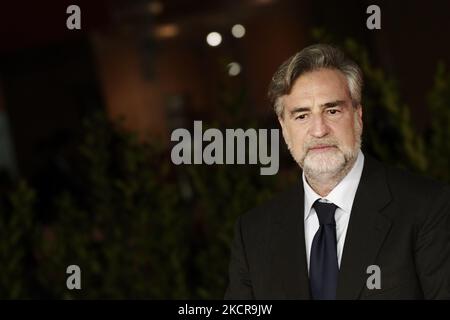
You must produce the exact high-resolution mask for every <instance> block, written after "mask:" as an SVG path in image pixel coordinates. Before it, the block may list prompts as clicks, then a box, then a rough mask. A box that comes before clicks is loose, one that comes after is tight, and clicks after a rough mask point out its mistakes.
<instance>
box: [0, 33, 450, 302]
mask: <svg viewBox="0 0 450 320" xmlns="http://www.w3.org/2000/svg"><path fill="white" fill-rule="evenodd" d="M315 37H316V39H318V40H322V41H327V40H328V41H331V39H327V35H326V34H325V33H323V32H322V31H321V30H316V31H315ZM331 42H333V41H331ZM339 44H341V46H342V47H343V48H344V49H345V50H346V51H347V52H348V53H349V54H350V55H351V56H353V57H354V58H355V59H356V60H357V62H358V63H360V65H361V67H362V69H363V71H364V73H365V76H366V78H365V83H366V85H365V91H364V92H365V95H364V97H363V101H364V103H363V104H364V121H365V124H364V138H363V144H364V145H363V148H364V150H365V151H367V152H369V153H371V154H373V155H375V156H376V157H378V158H379V159H381V160H383V161H386V162H389V163H391V164H394V165H398V166H404V167H407V168H409V169H411V170H414V171H418V172H423V173H427V174H428V175H432V176H434V177H435V178H437V179H440V180H442V181H446V182H449V172H448V159H449V151H450V145H449V143H450V139H449V138H450V137H449V135H450V133H449V130H450V127H449V125H448V124H449V117H450V113H449V111H448V110H449V109H448V108H449V105H450V76H449V74H448V72H446V69H445V67H444V66H443V65H442V64H439V66H438V69H437V72H436V77H435V84H434V86H433V89H432V90H431V92H430V94H429V99H428V101H429V106H428V109H429V111H430V114H431V117H432V122H431V125H430V127H429V128H427V130H426V131H425V132H419V131H418V130H417V129H416V128H415V125H414V123H413V121H412V119H411V115H410V111H409V110H410V109H409V107H408V106H406V105H405V104H404V103H403V102H402V101H401V97H400V95H399V91H398V89H397V87H396V85H395V81H394V80H393V78H392V77H389V76H387V75H386V74H385V73H384V72H383V70H381V69H380V68H377V67H376V66H374V65H373V64H372V62H371V61H370V59H369V54H368V53H367V51H366V50H365V49H364V48H363V47H361V46H360V45H358V44H357V43H355V42H354V41H352V40H348V39H347V40H345V41H342V42H341V43H339ZM224 86H225V87H226V86H227V84H226V81H225V82H224ZM222 92H226V90H224V91H222ZM221 103H222V104H223V105H224V108H223V109H222V110H220V112H221V113H222V115H223V117H222V116H221V117H220V119H226V120H224V121H225V123H224V122H223V121H221V123H220V124H219V123H211V124H210V125H212V126H215V127H218V128H220V127H224V128H225V127H240V128H249V127H258V123H256V122H255V121H254V120H249V119H254V117H253V116H251V115H248V116H246V114H245V112H244V110H248V108H246V107H245V98H244V94H243V92H242V91H241V90H240V91H239V92H238V93H237V94H233V93H229V94H225V95H224V96H223V97H221ZM250 113H251V111H250ZM82 133H83V134H82V135H81V139H80V141H79V143H78V150H77V154H78V155H79V162H78V163H77V166H76V168H77V171H76V175H77V176H78V178H79V179H80V181H82V185H83V190H82V192H81V193H79V192H78V193H77V192H72V191H70V189H64V188H62V189H61V190H59V192H57V193H56V194H54V195H53V197H52V204H51V206H50V208H49V209H48V210H50V211H51V214H50V216H51V217H52V218H51V219H48V221H44V220H43V219H41V218H40V216H39V214H38V211H37V210H36V207H37V203H36V200H37V199H36V190H33V188H31V187H30V186H29V185H28V184H27V183H26V182H24V181H18V182H16V183H15V187H14V188H13V189H12V190H11V191H10V192H9V193H8V194H2V195H1V200H2V201H1V202H0V237H1V239H0V257H1V263H0V296H1V298H6V299H13V298H25V299H27V298H55V299H80V298H83V299H96V298H97V299H125V298H137V299H190V298H195V299H221V298H222V297H223V294H224V291H225V287H226V284H227V268H228V258H229V245H230V242H231V238H232V232H233V224H234V222H235V220H236V218H237V216H238V215H240V214H242V213H244V212H245V211H247V210H249V209H250V208H252V207H254V206H255V205H257V204H258V203H261V202H262V201H264V200H265V199H267V198H268V197H270V196H271V194H273V192H274V191H276V190H278V189H280V188H282V187H283V186H285V185H287V184H289V183H291V182H292V181H294V180H295V179H297V178H298V177H299V175H298V170H297V169H296V168H295V167H293V168H292V169H286V168H284V169H283V170H282V171H280V173H279V174H278V175H276V176H271V177H268V176H260V175H259V167H257V166H244V165H227V166H207V165H186V166H174V165H172V164H171V161H170V150H167V149H165V148H163V147H160V146H158V144H157V141H155V142H154V143H152V144H146V143H141V142H139V141H138V140H137V139H136V137H135V136H134V135H133V134H131V133H129V132H127V131H126V130H124V129H122V127H121V126H120V124H118V123H111V122H110V121H109V120H108V119H107V117H106V115H105V114H103V113H102V112H97V113H94V114H93V115H92V116H90V117H89V118H87V119H86V120H85V123H84V127H83V129H82ZM71 264H76V265H79V266H80V268H81V272H82V274H81V275H82V290H79V291H77V290H72V291H70V290H68V289H67V288H66V278H67V276H68V275H67V274H66V268H67V266H69V265H71Z"/></svg>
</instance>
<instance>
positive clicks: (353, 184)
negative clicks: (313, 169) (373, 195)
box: [302, 150, 364, 220]
mask: <svg viewBox="0 0 450 320" xmlns="http://www.w3.org/2000/svg"><path fill="white" fill-rule="evenodd" d="M363 167H364V155H363V153H362V152H361V150H359V151H358V156H357V158H356V161H355V163H354V164H353V167H352V169H351V170H350V171H349V172H348V173H347V175H346V176H345V177H344V179H342V180H341V181H340V182H339V183H338V185H337V186H336V187H334V189H333V190H331V192H330V193H329V194H328V195H327V196H326V197H321V196H320V195H318V194H317V193H316V192H315V191H314V190H313V189H312V188H311V187H310V186H309V184H308V182H307V181H306V177H305V173H304V172H303V174H302V180H303V188H304V190H305V220H306V219H307V218H308V217H309V215H310V214H311V207H312V206H313V204H314V202H315V201H316V200H317V199H325V200H327V201H329V202H332V203H334V204H335V205H336V206H338V207H339V208H340V209H342V210H343V211H344V212H346V213H350V211H351V209H352V206H353V200H354V199H355V194H356V189H357V188H358V184H359V181H360V179H361V175H362V171H363Z"/></svg>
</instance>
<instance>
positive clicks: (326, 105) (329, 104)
mask: <svg viewBox="0 0 450 320" xmlns="http://www.w3.org/2000/svg"><path fill="white" fill-rule="evenodd" d="M344 103H345V101H344V100H335V101H331V102H327V103H324V104H321V105H320V108H322V109H324V108H333V107H336V106H340V105H343V104H344ZM309 110H311V108H310V107H296V108H294V109H293V110H291V111H290V114H291V115H293V114H295V113H299V112H305V111H309Z"/></svg>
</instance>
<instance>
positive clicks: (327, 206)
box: [313, 200, 337, 225]
mask: <svg viewBox="0 0 450 320" xmlns="http://www.w3.org/2000/svg"><path fill="white" fill-rule="evenodd" d="M313 207H314V209H315V210H316V213H317V217H318V218H319V223H320V224H331V225H335V224H336V221H335V220H334V212H335V211H336V208H337V206H336V205H335V204H334V203H327V202H320V201H319V200H317V201H316V202H314V204H313Z"/></svg>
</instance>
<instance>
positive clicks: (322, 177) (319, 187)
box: [305, 157, 357, 197]
mask: <svg viewBox="0 0 450 320" xmlns="http://www.w3.org/2000/svg"><path fill="white" fill-rule="evenodd" d="M356 158H357V157H355V158H354V159H352V160H351V161H349V162H347V164H346V165H345V166H344V168H342V169H341V170H340V171H339V172H336V173H324V174H318V175H314V174H311V173H308V172H306V171H305V177H306V181H307V182H308V184H309V185H310V187H311V188H312V189H313V190H314V191H315V192H316V193H317V194H318V195H320V196H321V197H325V196H327V195H328V194H329V193H330V192H331V190H333V189H334V188H335V187H336V186H337V185H338V184H339V182H341V181H342V179H344V177H345V176H346V175H347V173H349V171H350V170H351V168H352V167H353V165H354V164H355V162H356Z"/></svg>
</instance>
